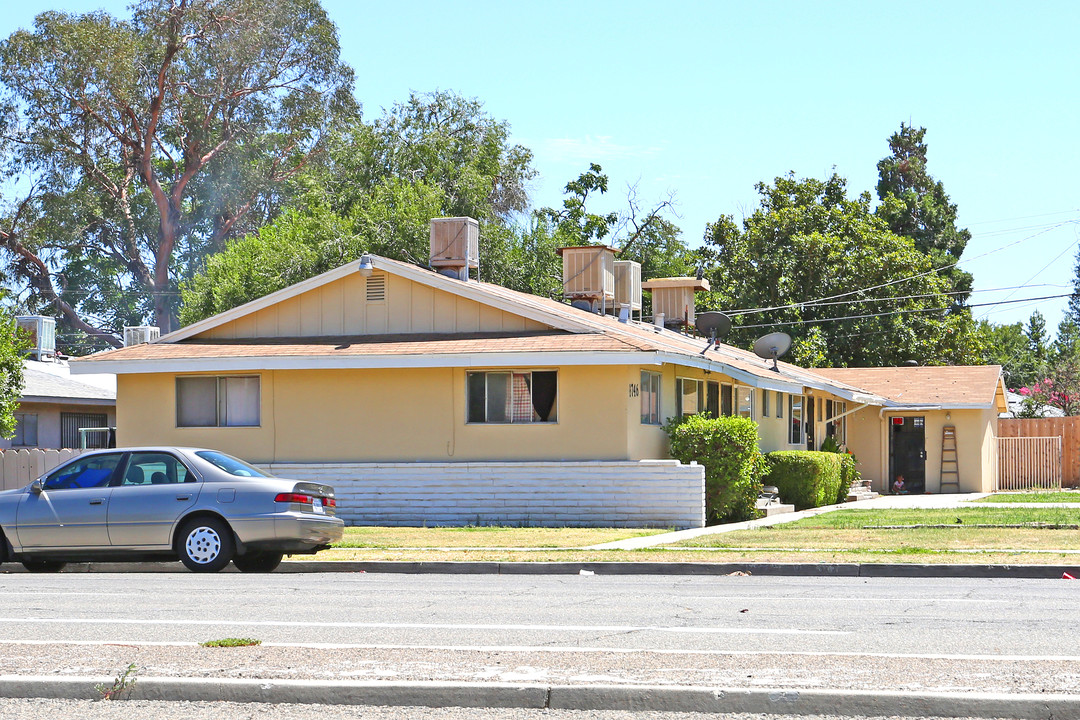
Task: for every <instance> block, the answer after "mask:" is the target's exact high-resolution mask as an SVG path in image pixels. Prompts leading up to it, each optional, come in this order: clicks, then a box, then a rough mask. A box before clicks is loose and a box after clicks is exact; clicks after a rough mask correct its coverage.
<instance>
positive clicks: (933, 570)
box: [0, 560, 1080, 580]
mask: <svg viewBox="0 0 1080 720" xmlns="http://www.w3.org/2000/svg"><path fill="white" fill-rule="evenodd" d="M0 572H13V573H20V572H26V570H24V569H23V567H22V566H21V565H17V564H6V565H4V566H3V567H2V569H0ZM63 572H65V573H80V572H84V573H86V572H93V573H187V572H189V571H188V570H187V569H186V568H185V567H184V566H183V565H181V564H180V563H168V562H161V563H72V564H70V565H68V566H67V567H66V568H64V570H63ZM223 572H238V571H237V570H236V569H235V568H234V567H232V566H231V565H230V566H229V567H228V568H227V569H226V570H224V571H223ZM274 572H275V573H290V574H291V573H401V574H413V575H439V574H442V575H579V574H582V573H583V572H584V573H586V574H588V573H592V574H594V575H699V576H718V575H732V574H735V573H746V574H748V575H770V576H790V577H873V578H883V577H900V578H904V577H906V578H917V577H934V578H1022V579H1032V580H1057V579H1061V577H1062V575H1063V574H1065V573H1068V574H1069V575H1072V576H1073V577H1080V566H1077V565H973V564H965V565H945V564H933V563H926V564H914V563H766V562H757V563H756V562H736V563H704V562H668V563H658V562H470V561H443V562H427V561H395V560H355V561H353V560H326V561H319V560H307V561H290V562H285V563H282V564H281V566H280V567H279V568H278V569H277V570H275V571H274Z"/></svg>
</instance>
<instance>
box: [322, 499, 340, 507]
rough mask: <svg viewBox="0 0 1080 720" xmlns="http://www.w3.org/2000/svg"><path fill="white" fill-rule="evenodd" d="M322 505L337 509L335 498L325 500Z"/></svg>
mask: <svg viewBox="0 0 1080 720" xmlns="http://www.w3.org/2000/svg"><path fill="white" fill-rule="evenodd" d="M322 504H323V505H325V506H326V507H337V500H335V499H334V498H323V501H322Z"/></svg>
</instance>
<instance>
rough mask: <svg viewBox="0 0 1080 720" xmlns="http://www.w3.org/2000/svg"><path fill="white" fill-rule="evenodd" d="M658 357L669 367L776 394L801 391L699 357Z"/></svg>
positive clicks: (795, 384)
mask: <svg viewBox="0 0 1080 720" xmlns="http://www.w3.org/2000/svg"><path fill="white" fill-rule="evenodd" d="M658 357H659V358H660V359H661V360H662V361H663V362H665V363H668V364H671V365H682V366H684V367H693V368H698V369H699V370H708V371H709V372H719V373H723V374H724V375H727V376H728V377H730V378H731V379H732V380H738V381H739V382H740V383H744V384H746V385H749V386H750V387H755V388H760V389H762V390H775V391H776V392H785V393H791V394H794V395H798V394H800V393H801V392H802V391H803V386H802V384H800V383H798V382H792V381H787V380H784V379H781V378H776V379H775V380H774V379H772V378H763V377H761V376H759V375H755V374H753V373H751V372H747V371H746V370H740V369H739V368H736V367H732V366H730V365H727V364H725V363H722V362H716V361H715V360H709V359H707V358H704V357H700V356H699V357H691V356H689V355H682V354H680V353H673V352H662V353H658Z"/></svg>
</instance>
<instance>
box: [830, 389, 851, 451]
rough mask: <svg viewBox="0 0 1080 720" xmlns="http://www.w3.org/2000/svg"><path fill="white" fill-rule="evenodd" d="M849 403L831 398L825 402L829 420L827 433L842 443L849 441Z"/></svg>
mask: <svg viewBox="0 0 1080 720" xmlns="http://www.w3.org/2000/svg"><path fill="white" fill-rule="evenodd" d="M846 412H847V403H845V402H840V401H839V400H829V401H828V402H826V403H825V417H826V419H827V420H828V422H827V424H826V425H825V434H826V435H828V436H829V437H831V438H833V439H835V440H836V442H837V443H838V444H840V445H844V444H846V443H847V418H846V417H844V413H846Z"/></svg>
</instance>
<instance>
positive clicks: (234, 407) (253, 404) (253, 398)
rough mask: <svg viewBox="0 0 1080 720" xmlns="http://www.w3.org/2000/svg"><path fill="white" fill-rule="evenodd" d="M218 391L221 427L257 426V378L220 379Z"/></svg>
mask: <svg viewBox="0 0 1080 720" xmlns="http://www.w3.org/2000/svg"><path fill="white" fill-rule="evenodd" d="M218 390H219V392H220V397H219V398H218V400H219V402H220V405H221V408H220V409H221V418H220V422H221V425H223V426H227V427H245V426H246V427H251V426H254V425H258V424H259V378H254V377H226V378H221V385H220V387H219V388H218Z"/></svg>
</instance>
